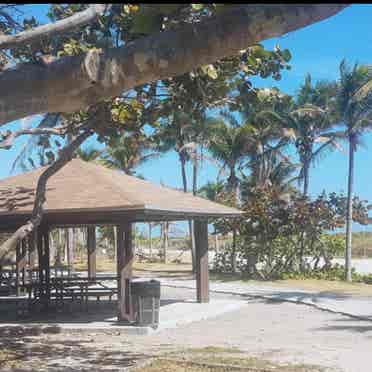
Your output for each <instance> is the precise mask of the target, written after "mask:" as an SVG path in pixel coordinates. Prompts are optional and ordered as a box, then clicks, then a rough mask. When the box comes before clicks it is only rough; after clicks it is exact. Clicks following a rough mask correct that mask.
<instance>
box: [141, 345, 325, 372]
mask: <svg viewBox="0 0 372 372" xmlns="http://www.w3.org/2000/svg"><path fill="white" fill-rule="evenodd" d="M234 370H237V371H239V370H240V371H248V372H253V371H255V372H257V371H261V372H264V371H278V372H319V371H321V370H322V369H321V368H320V367H317V366H305V365H294V364H281V365H279V364H274V363H271V362H269V361H267V360H262V359H259V358H253V357H247V355H246V354H245V353H243V352H241V351H240V350H238V349H225V348H218V347H214V346H209V347H206V348H202V349H187V350H184V351H182V352H177V353H170V354H167V355H165V356H163V357H157V358H155V359H154V360H153V361H152V362H151V363H150V364H147V365H146V366H145V367H142V368H140V369H136V371H137V372H186V371H187V372H210V371H211V372H212V371H214V372H225V371H234Z"/></svg>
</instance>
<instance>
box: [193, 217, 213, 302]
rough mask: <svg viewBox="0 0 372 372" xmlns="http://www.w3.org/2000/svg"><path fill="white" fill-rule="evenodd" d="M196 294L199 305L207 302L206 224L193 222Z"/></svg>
mask: <svg viewBox="0 0 372 372" xmlns="http://www.w3.org/2000/svg"><path fill="white" fill-rule="evenodd" d="M194 232H195V248H196V294H197V301H198V302H199V303H205V302H209V267H208V222H207V221H202V220H195V223H194Z"/></svg>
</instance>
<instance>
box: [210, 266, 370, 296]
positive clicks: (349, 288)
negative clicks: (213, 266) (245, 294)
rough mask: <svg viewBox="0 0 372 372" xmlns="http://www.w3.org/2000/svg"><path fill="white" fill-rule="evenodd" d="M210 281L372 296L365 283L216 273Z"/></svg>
mask: <svg viewBox="0 0 372 372" xmlns="http://www.w3.org/2000/svg"><path fill="white" fill-rule="evenodd" d="M210 280H214V281H221V282H233V281H234V282H235V281H239V282H242V283H249V284H254V285H257V286H258V287H259V286H271V287H274V288H278V289H280V288H295V289H303V290H310V291H319V292H332V293H336V294H344V295H354V296H372V285H370V284H365V283H355V282H353V283H348V282H344V281H341V280H324V279H285V280H274V281H264V280H251V279H247V278H244V277H242V276H241V275H240V274H231V273H226V274H225V273H216V272H212V273H211V274H210Z"/></svg>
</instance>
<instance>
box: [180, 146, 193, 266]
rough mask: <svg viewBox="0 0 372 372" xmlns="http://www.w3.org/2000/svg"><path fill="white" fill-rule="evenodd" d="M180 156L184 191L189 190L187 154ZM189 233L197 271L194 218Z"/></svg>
mask: <svg viewBox="0 0 372 372" xmlns="http://www.w3.org/2000/svg"><path fill="white" fill-rule="evenodd" d="M179 158H180V162H181V171H182V184H183V192H187V176H186V159H185V156H184V155H183V154H182V153H180V154H179ZM189 234H190V242H191V262H192V271H193V272H195V269H196V265H195V238H194V228H193V221H192V220H189Z"/></svg>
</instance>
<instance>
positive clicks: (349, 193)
mask: <svg viewBox="0 0 372 372" xmlns="http://www.w3.org/2000/svg"><path fill="white" fill-rule="evenodd" d="M354 152H355V138H354V136H353V135H349V178H348V188H347V212H346V250H345V278H346V281H348V282H351V280H352V278H351V248H352V247H351V238H352V223H353V183H354Z"/></svg>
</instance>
